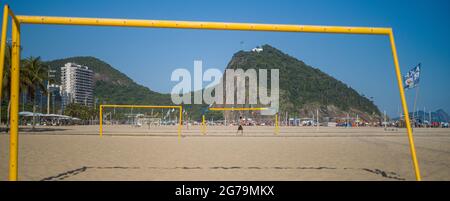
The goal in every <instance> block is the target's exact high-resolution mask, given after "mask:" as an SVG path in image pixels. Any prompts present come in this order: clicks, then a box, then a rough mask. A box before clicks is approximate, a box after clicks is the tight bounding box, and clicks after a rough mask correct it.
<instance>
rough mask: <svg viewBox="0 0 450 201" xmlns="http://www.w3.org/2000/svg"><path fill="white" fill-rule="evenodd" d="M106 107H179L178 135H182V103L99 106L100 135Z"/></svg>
mask: <svg viewBox="0 0 450 201" xmlns="http://www.w3.org/2000/svg"><path fill="white" fill-rule="evenodd" d="M104 108H149V109H178V111H179V118H178V137H181V127H182V126H183V114H182V113H183V106H181V105H100V108H99V135H100V137H102V136H103V109H104Z"/></svg>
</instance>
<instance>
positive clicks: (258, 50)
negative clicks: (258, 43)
mask: <svg viewBox="0 0 450 201" xmlns="http://www.w3.org/2000/svg"><path fill="white" fill-rule="evenodd" d="M262 51H263V48H262V47H255V48H253V49H252V52H262Z"/></svg>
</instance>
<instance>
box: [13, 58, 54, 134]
mask: <svg viewBox="0 0 450 201" xmlns="http://www.w3.org/2000/svg"><path fill="white" fill-rule="evenodd" d="M47 69H48V68H47V66H45V65H44V64H43V63H42V61H41V58H40V57H32V56H31V57H29V58H27V59H25V61H24V65H23V67H22V68H21V72H20V73H21V82H22V83H23V84H24V85H23V88H22V90H24V91H25V90H26V91H27V92H28V93H29V94H30V98H31V101H32V102H33V113H36V92H37V91H38V90H39V91H41V92H44V93H47V88H46V86H45V80H47V77H48V74H47ZM24 104H25V103H24ZM35 123H36V119H35V116H34V115H33V129H34V126H35Z"/></svg>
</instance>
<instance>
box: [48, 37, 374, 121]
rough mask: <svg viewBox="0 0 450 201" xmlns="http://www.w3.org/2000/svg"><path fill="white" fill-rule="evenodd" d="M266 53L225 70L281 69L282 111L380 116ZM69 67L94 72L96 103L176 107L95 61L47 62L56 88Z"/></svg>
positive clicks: (337, 85)
mask: <svg viewBox="0 0 450 201" xmlns="http://www.w3.org/2000/svg"><path fill="white" fill-rule="evenodd" d="M262 48H263V49H264V50H263V51H262V52H259V53H257V52H251V51H239V52H237V53H235V54H234V56H233V58H232V59H231V61H230V62H229V64H228V66H227V68H229V69H236V68H242V69H249V68H255V69H259V68H264V69H273V68H278V69H280V112H282V113H284V112H286V111H287V112H289V113H290V114H296V115H295V116H297V117H298V116H300V117H309V116H311V115H312V114H313V113H314V114H315V111H316V109H319V112H320V116H321V117H339V116H341V117H342V116H344V115H346V114H347V113H350V114H352V115H354V114H355V113H357V114H359V115H360V117H361V118H363V119H366V120H372V119H373V118H377V117H379V115H380V111H379V110H378V108H377V107H376V106H375V105H374V104H373V103H372V102H371V101H370V100H368V99H367V98H366V97H364V96H362V95H360V94H358V92H356V91H355V90H354V89H352V88H351V87H349V86H347V85H346V84H344V83H342V82H341V81H339V80H336V79H335V78H333V77H331V76H329V75H328V74H326V73H324V72H322V71H320V70H319V69H316V68H313V67H311V66H308V65H306V64H305V63H304V62H302V61H300V60H297V59H296V58H294V57H291V56H289V55H287V54H285V53H283V52H281V51H280V50H278V49H275V48H273V47H271V46H269V45H264V46H263V47H262ZM68 62H74V63H77V64H81V65H86V66H88V67H89V68H90V69H92V70H93V71H94V72H95V89H94V96H95V97H96V98H98V103H108V104H145V105H172V102H171V99H170V94H162V93H158V92H154V91H152V90H150V89H149V88H147V87H144V86H142V85H139V84H137V83H135V82H134V81H133V80H132V79H130V78H129V77H128V76H126V75H125V74H123V73H122V72H120V71H118V70H117V69H115V68H114V67H112V66H111V65H109V64H107V63H106V62H104V61H101V60H99V59H97V58H94V57H71V58H65V59H58V60H53V61H49V62H47V64H48V65H49V66H50V67H51V68H52V69H54V70H57V74H56V75H57V78H56V81H57V82H58V83H59V82H60V80H59V79H60V70H61V69H60V67H62V66H64V64H65V63H68ZM202 107H205V105H201V106H199V105H195V106H193V107H186V108H188V110H190V113H191V114H192V118H193V119H198V118H199V117H200V115H201V111H202ZM297 114H298V115H297ZM216 115H217V114H216ZM216 119H217V118H216Z"/></svg>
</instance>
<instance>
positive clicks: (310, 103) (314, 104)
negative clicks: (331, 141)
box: [227, 45, 380, 120]
mask: <svg viewBox="0 0 450 201" xmlns="http://www.w3.org/2000/svg"><path fill="white" fill-rule="evenodd" d="M262 48H263V51H262V52H251V51H240V52H237V53H236V54H235V55H234V56H233V58H232V59H231V61H230V62H229V64H228V66H227V68H228V69H236V68H242V69H249V68H254V69H260V68H261V69H279V72H280V83H279V84H280V111H281V112H285V111H288V112H289V113H294V114H299V115H300V116H310V115H311V114H315V111H316V109H319V111H320V113H321V116H324V115H325V116H328V117H336V116H344V115H346V113H347V112H348V113H350V114H351V115H353V114H355V113H358V114H360V116H361V117H362V118H366V119H367V120H369V119H372V118H375V117H377V116H379V115H380V111H379V110H378V108H377V107H376V106H375V105H374V104H373V103H372V102H371V101H370V100H369V99H367V98H366V97H364V96H362V95H360V94H359V93H358V92H356V91H355V90H354V89H352V88H351V87H349V86H347V85H346V84H344V83H343V82H341V81H339V80H337V79H335V78H333V77H331V76H330V75H328V74H326V73H324V72H322V71H321V70H319V69H317V68H313V67H311V66H308V65H307V64H305V63H304V62H303V61H300V60H298V59H296V58H294V57H292V56H289V55H287V54H285V53H283V52H281V51H280V50H278V49H276V48H274V47H271V46H270V45H264V46H262ZM269 78H270V77H269ZM299 115H296V116H299Z"/></svg>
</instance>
